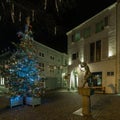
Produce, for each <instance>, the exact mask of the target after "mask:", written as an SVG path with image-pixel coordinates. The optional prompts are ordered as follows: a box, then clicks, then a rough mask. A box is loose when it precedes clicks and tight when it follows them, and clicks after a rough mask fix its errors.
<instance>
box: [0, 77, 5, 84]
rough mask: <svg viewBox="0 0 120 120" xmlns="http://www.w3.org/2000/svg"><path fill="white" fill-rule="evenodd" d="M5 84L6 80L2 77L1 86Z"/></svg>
mask: <svg viewBox="0 0 120 120" xmlns="http://www.w3.org/2000/svg"><path fill="white" fill-rule="evenodd" d="M4 82H5V81H4V78H2V77H1V78H0V85H4Z"/></svg>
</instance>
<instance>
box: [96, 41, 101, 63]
mask: <svg viewBox="0 0 120 120" xmlns="http://www.w3.org/2000/svg"><path fill="white" fill-rule="evenodd" d="M100 60H101V40H99V41H96V61H100Z"/></svg>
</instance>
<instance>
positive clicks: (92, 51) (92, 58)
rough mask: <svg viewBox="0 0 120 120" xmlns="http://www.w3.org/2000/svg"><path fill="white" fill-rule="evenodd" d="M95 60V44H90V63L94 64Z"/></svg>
mask: <svg viewBox="0 0 120 120" xmlns="http://www.w3.org/2000/svg"><path fill="white" fill-rule="evenodd" d="M94 58H95V43H91V44H90V62H94Z"/></svg>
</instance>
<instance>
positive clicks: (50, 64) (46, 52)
mask: <svg viewBox="0 0 120 120" xmlns="http://www.w3.org/2000/svg"><path fill="white" fill-rule="evenodd" d="M33 44H34V45H33V46H35V49H36V50H37V52H36V57H37V59H38V62H39V65H40V67H41V75H40V76H41V77H45V82H46V88H47V89H57V88H62V87H66V81H65V79H64V76H65V75H66V73H67V72H68V71H67V70H68V69H67V59H68V58H67V54H65V53H61V52H59V51H56V50H54V49H52V48H50V47H47V46H45V45H43V44H41V43H38V42H36V41H34V42H33Z"/></svg>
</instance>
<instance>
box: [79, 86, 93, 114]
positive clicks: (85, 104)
mask: <svg viewBox="0 0 120 120" xmlns="http://www.w3.org/2000/svg"><path fill="white" fill-rule="evenodd" d="M78 92H79V94H80V95H82V114H83V116H84V115H85V116H90V115H91V101H90V96H91V95H93V94H94V90H93V89H92V88H78Z"/></svg>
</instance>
